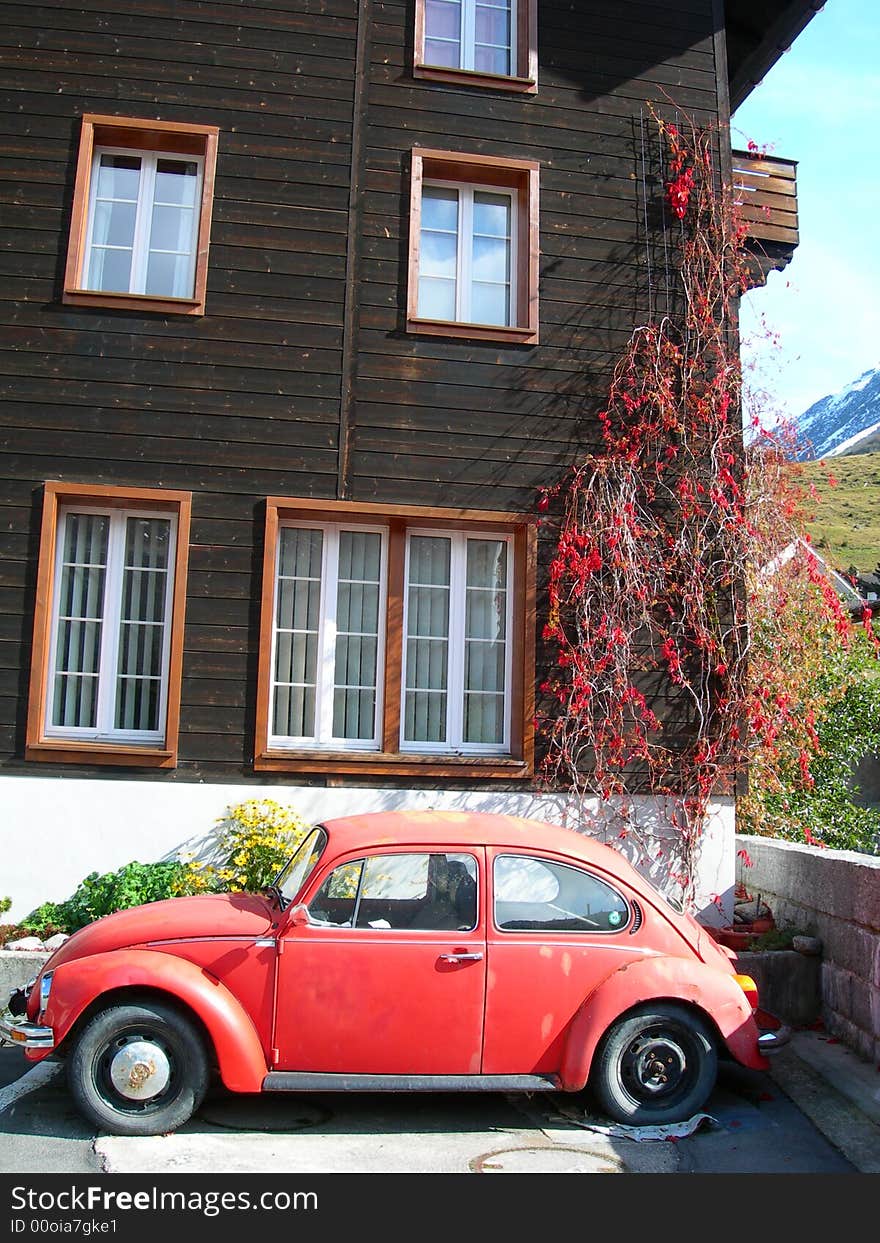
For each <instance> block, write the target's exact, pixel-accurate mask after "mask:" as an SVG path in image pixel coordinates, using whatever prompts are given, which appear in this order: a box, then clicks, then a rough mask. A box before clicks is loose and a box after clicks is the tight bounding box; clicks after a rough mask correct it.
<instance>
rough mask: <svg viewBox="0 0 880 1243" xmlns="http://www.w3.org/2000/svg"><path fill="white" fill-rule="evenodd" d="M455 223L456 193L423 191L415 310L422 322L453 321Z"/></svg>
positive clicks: (428, 188) (438, 188)
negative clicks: (417, 294)
mask: <svg viewBox="0 0 880 1243" xmlns="http://www.w3.org/2000/svg"><path fill="white" fill-rule="evenodd" d="M458 219H459V207H458V191H457V190H451V189H445V188H443V187H441V186H425V187H424V190H423V192H422V228H421V241H420V251H419V306H418V313H419V315H420V316H421V317H422V318H423V319H446V320H454V319H456V318H457V316H456V275H457V271H458Z"/></svg>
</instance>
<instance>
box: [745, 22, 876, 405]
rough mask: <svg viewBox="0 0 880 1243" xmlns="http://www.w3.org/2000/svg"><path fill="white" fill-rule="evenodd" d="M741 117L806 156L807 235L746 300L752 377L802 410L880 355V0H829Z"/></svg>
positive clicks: (777, 399)
mask: <svg viewBox="0 0 880 1243" xmlns="http://www.w3.org/2000/svg"><path fill="white" fill-rule="evenodd" d="M732 128H733V143H734V146H735V147H745V145H746V142H747V141H748V139H750V138H751V139H754V141H755V142H757V143H758V145H759V146H762V147H763V146H766V147H767V149H768V152H769V153H770V154H772V155H778V156H782V157H784V158H786V159H793V160H797V161H798V205H799V213H800V245H799V246H798V249H797V250H796V251H795V256H794V259H793V260H792V262H791V263H790V264H789V266H788V267H787V268H786V269H785V271H784V272H774V273H771V275H770V278H769V281H768V283H767V286H766V288H765V289H762V290H754V291H753V292H752V293H750V294H748V296H747V297H746V298H745V299H744V304H743V311H742V329H743V361H744V364H745V366H746V380H747V382H748V380H749V376H750V375H753V376H754V377H755V382H756V384H757V386H758V387H761V388H763V389H765V390H766V391H767V393H768V396H769V398H770V404H772V405H775V406H776V407H777V408H778V410H779V412H780V413H782V414H783V415H788V416H794V415H798V414H801V413H802V412H803V411H804V410H806V409H807V408H808V407H809V406H810V405H812V403H813V402H815V401H818V400H819V399H820V398H822V397H824V396H826V395H827V394H828V393H833V392H836V391H837V390H839V389H841V388H843V387H844V386H845V385H847V384H848V383H850V382H851V381H852V380H855V379H856V378H857V377H858V376H860V375H861V374H862V373H863V372H864V371H868V370H870V369H873V368H877V367H880V0H826V4H825V7H824V9H823V10H822V11H821V12H819V13H818V14H817V15H816V16H815V17H814V18H813V20H812V21H811V22H810V24H809V25H808V26H807V28H806V30H805V31H804V32H803V34H801V35H800V36H799V37H798V38H797V39H796V40H795V42H794V44H793V45H792V47H791V49H790V51H788V52H787V53H786V54H785V55H784V56H783V57H782V58H781V59H780V60H779V61H778V62H777V63H776V65H775V66H774V67H773V68H772V69H771V70H770V72H769V73H768V74H767V77H766V78H765V79H764V81H763V82H762V83H761V84H760V86H758V87H756V88H755V90H754V91H753V92H752V94H751V95H750V96H749V98H748V99H747V100H746V101H745V103H744V104H743V105H742V106H741V107H740V108H739V109H738V110H737V112H736V114H735V116H734V118H733V126H732ZM762 324H766V329H767V331H769V332H770V333H772V334H775V336H776V340H777V342H778V343H777V344H776V345H772V346H768V345H767V344H766V343H765V341H764V329H763V328H762ZM766 421H768V422H769V421H771V420H766Z"/></svg>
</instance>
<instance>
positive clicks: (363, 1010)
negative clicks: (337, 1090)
mask: <svg viewBox="0 0 880 1243" xmlns="http://www.w3.org/2000/svg"><path fill="white" fill-rule="evenodd" d="M483 856H484V851H483V850H482V849H479V850H475V849H473V848H470V847H469V848H467V849H462V850H460V851H455V850H452V851H450V848H449V847H448V846H442V847H441V846H437V847H424V846H420V847H418V848H413V847H400V848H397V849H394V850H387V851H382V852H379V851H376V852H372V853H370V854H365V855H359V856H358V857H350V858H346V859H343V860H341V861H339V860H337V861H336V862H335V863H334V866H333V868H332V869H331V870H330V871H329V872H324V873H323V874H322V875H321V876H318V877H316V878H315V881H314V883H313V885H312V886H310V896H308V895H307V897H306V900H305V905H306V906H307V908H308V912H309V920H308V922H307V923H304V922H294V921H291V923H290V924H289V925H288V927H287V929H286V930H285V932H284V933H283V935H282V937H281V939H280V942H279V959H278V983H277V993H276V1021H275V1038H274V1042H273V1043H274V1046H275V1056H276V1059H277V1060H276V1062H275V1068H276V1069H278V1070H290V1071H314V1072H325V1073H349V1074H386V1075H406V1074H411V1075H427V1074H435V1075H472V1074H478V1073H479V1071H480V1062H481V1056H482V1033H483V1012H484V1004H485V992H486V956H485V954H486V942H485V917H484V907H485V902H484V898H483V894H484V890H485V885H484V884H483V875H484V863H485V860H484V857H483Z"/></svg>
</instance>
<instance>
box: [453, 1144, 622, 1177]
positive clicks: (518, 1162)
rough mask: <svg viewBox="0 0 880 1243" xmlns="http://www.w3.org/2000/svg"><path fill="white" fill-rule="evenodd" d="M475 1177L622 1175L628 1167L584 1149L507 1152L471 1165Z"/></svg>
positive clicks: (559, 1147) (557, 1147)
mask: <svg viewBox="0 0 880 1243" xmlns="http://www.w3.org/2000/svg"><path fill="white" fill-rule="evenodd" d="M470 1168H471V1171H472V1172H473V1173H474V1174H623V1173H624V1172H625V1166H624V1165H623V1162H622V1161H618V1160H616V1159H615V1158H614V1157H612V1156H609V1155H608V1153H605V1152H590V1151H589V1149H585V1148H564V1147H562V1145H560V1144H556V1145H554V1146H553V1147H552V1148H549V1147H548V1148H504V1149H502V1150H501V1151H500V1152H487V1153H484V1154H483V1156H481V1157H475V1158H474V1160H473V1161H471V1163H470Z"/></svg>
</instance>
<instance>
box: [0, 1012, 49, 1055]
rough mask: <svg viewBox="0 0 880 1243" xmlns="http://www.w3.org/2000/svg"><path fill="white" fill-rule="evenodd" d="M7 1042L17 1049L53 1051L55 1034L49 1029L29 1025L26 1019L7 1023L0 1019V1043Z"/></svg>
mask: <svg viewBox="0 0 880 1243" xmlns="http://www.w3.org/2000/svg"><path fill="white" fill-rule="evenodd" d="M2 1040H7V1041H8V1042H9V1043H10V1044H14V1045H15V1046H16V1048H18V1049H54V1048H55V1033H54V1032H53V1031H52V1028H51V1027H41V1026H40V1025H39V1023H29V1022H27V1020H26V1019H21V1020H18V1021H15V1020H14V1021H12V1022H7V1020H6V1019H3V1018H0V1041H2Z"/></svg>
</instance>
